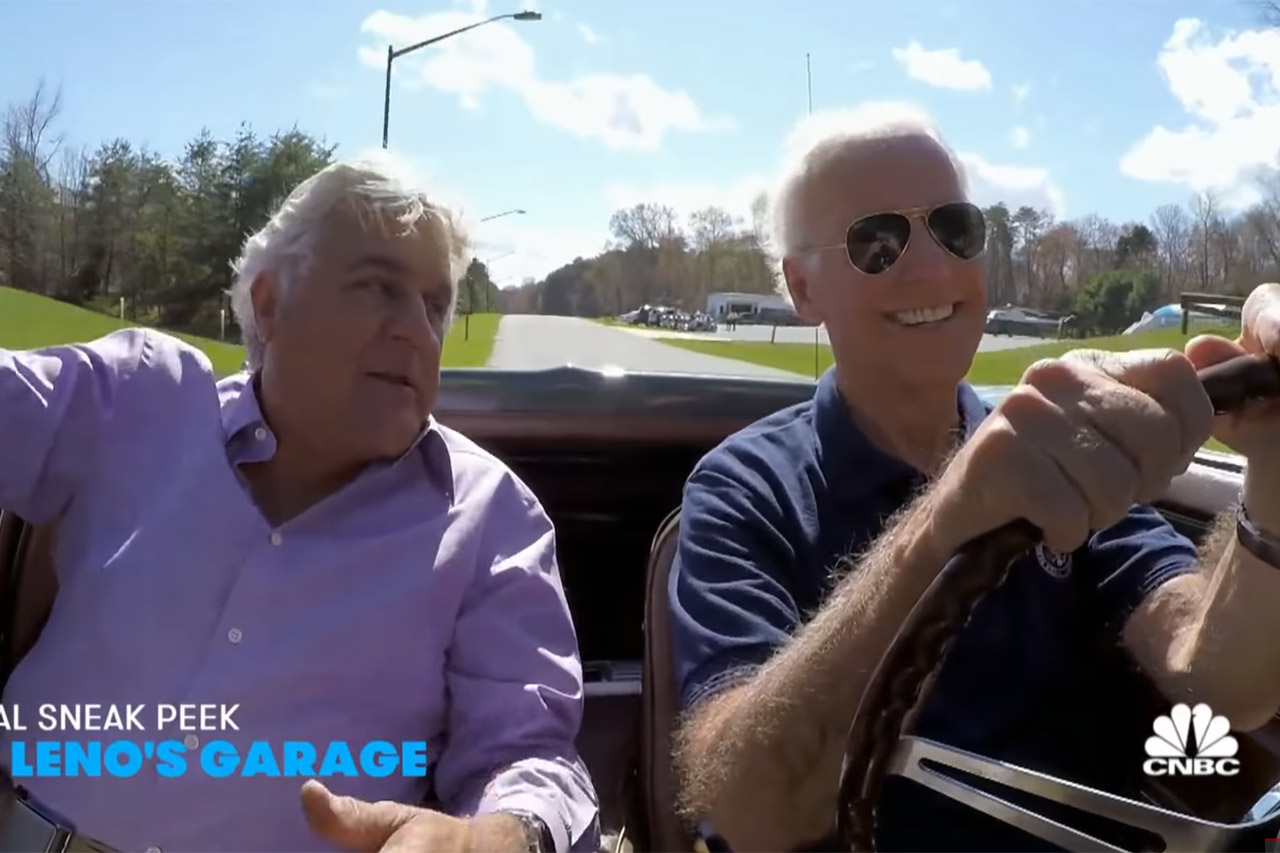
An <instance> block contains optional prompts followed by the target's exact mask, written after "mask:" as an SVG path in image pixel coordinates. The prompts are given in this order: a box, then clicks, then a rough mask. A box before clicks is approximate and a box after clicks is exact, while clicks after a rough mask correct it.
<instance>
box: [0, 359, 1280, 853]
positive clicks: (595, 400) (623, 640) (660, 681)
mask: <svg viewBox="0 0 1280 853" xmlns="http://www.w3.org/2000/svg"><path fill="white" fill-rule="evenodd" d="M444 374H445V376H444V381H443V388H442V394H441V401H440V404H439V405H438V407H437V410H436V414H437V417H438V418H439V419H440V420H441V421H442V422H443V423H445V424H447V425H449V426H451V427H453V428H454V429H458V430H460V431H461V432H463V433H464V434H466V435H468V436H469V437H471V438H472V439H473V440H475V441H476V442H478V443H479V444H480V445H482V446H484V447H485V448H487V449H488V450H489V451H490V452H492V453H494V454H495V455H496V456H498V457H500V458H501V459H503V460H504V461H505V462H506V463H507V464H508V465H510V466H511V468H512V469H513V470H514V471H515V472H516V473H517V475H518V476H520V477H521V478H522V479H523V480H524V481H525V482H526V483H527V484H528V485H529V486H530V487H531V488H532V489H533V490H534V492H535V493H536V494H537V495H538V496H539V498H540V499H541V501H542V503H543V505H544V506H545V508H546V510H547V512H548V513H549V514H550V516H551V518H552V520H553V521H554V523H555V525H556V529H557V540H558V548H559V560H560V570H561V572H562V575H563V579H564V583H565V587H566V590H567V594H568V598H569V602H570V605H571V607H572V610H573V613H574V618H575V620H576V625H577V630H578V637H579V642H580V646H581V652H582V657H583V661H584V670H585V680H586V697H587V698H586V713H585V717H584V720H583V725H582V730H581V734H580V738H579V746H580V750H581V753H582V755H583V757H584V759H585V760H586V762H587V764H588V765H589V767H590V769H591V772H592V774H593V776H594V779H595V783H596V786H597V788H598V791H599V794H600V797H601V804H602V824H603V828H604V830H605V832H606V833H607V834H608V836H609V838H608V844H609V846H610V849H634V850H656V851H672V850H692V849H693V839H692V837H691V836H690V834H689V832H688V829H687V828H686V827H684V826H682V824H681V822H680V821H679V820H677V819H676V816H675V813H674V809H673V801H674V790H675V785H674V780H673V776H672V770H671V761H670V755H671V734H672V730H673V726H674V723H675V720H676V710H677V705H676V691H675V685H674V681H673V677H672V668H671V664H670V655H669V637H668V617H667V612H666V577H667V573H668V571H669V569H670V566H671V562H672V558H673V556H674V552H675V542H676V536H677V532H678V529H679V514H678V508H679V505H680V498H681V491H682V488H683V485H684V482H685V479H686V477H687V476H688V474H689V473H690V471H691V470H692V468H693V466H694V464H695V463H696V462H697V461H698V459H699V458H700V457H701V456H702V455H703V454H705V453H706V452H707V451H709V450H710V449H712V448H713V447H714V446H715V445H717V444H718V443H719V442H720V441H722V440H723V439H724V438H725V437H726V436H727V435H729V434H730V433H731V432H733V431H735V430H737V429H739V428H741V427H743V426H745V425H746V424H748V423H750V422H752V421H754V420H756V419H757V418H759V417H761V416H763V415H765V414H767V413H769V412H773V411H776V410H778V409H780V408H783V407H785V406H788V405H791V404H793V403H796V402H800V401H803V400H806V399H808V398H809V397H810V396H811V395H812V393H813V383H812V381H811V380H804V379H801V378H799V377H798V378H797V379H796V380H795V381H794V382H793V381H788V380H781V381H778V380H754V379H746V378H744V379H737V378H727V377H705V376H687V375H677V374H627V373H622V372H608V371H606V372H597V371H589V370H582V369H577V368H572V367H569V368H559V369H555V370H549V371H537V372H518V371H513V372H504V371H494V370H446V371H445V372H444ZM979 390H980V391H982V392H983V393H987V394H992V395H998V394H1000V393H1001V389H979ZM1241 478H1242V471H1241V469H1240V466H1239V461H1238V460H1237V459H1235V458H1233V457H1229V456H1224V455H1221V454H1210V453H1205V454H1203V455H1202V457H1200V458H1198V459H1197V461H1196V463H1195V464H1194V465H1193V466H1192V467H1191V469H1190V470H1189V471H1188V472H1187V473H1186V474H1184V475H1183V476H1181V477H1179V478H1178V479H1177V480H1176V481H1175V482H1174V483H1173V485H1172V487H1171V489H1170V491H1169V493H1168V494H1167V495H1166V497H1165V499H1164V501H1162V502H1161V503H1160V505H1159V508H1160V509H1161V511H1162V512H1164V513H1165V514H1166V516H1167V517H1168V518H1169V519H1170V521H1171V522H1172V523H1173V524H1174V525H1175V526H1176V527H1177V528H1178V529H1179V530H1181V531H1182V532H1183V533H1185V534H1187V535H1188V536H1190V537H1191V538H1192V539H1195V540H1200V539H1201V538H1202V537H1203V536H1204V535H1205V533H1206V531H1207V530H1208V526H1209V524H1210V522H1211V520H1212V519H1213V517H1214V516H1215V515H1216V514H1217V513H1218V512H1220V511H1221V510H1223V509H1225V508H1227V507H1229V506H1230V505H1231V503H1232V502H1233V501H1234V500H1235V499H1236V498H1237V496H1238V494H1239V489H1240V483H1241ZM53 536H56V531H55V530H52V529H49V528H41V529H34V530H33V529H30V528H28V527H27V526H26V525H24V524H23V523H22V521H21V520H20V519H18V518H16V517H14V516H13V515H12V514H3V516H2V517H0V565H2V566H3V568H4V577H5V587H4V597H3V599H2V600H0V607H3V612H2V613H0V616H2V617H3V620H2V622H0V624H3V626H5V628H6V632H5V634H4V636H3V637H0V641H2V642H3V651H4V654H5V660H6V661H7V662H9V663H12V662H13V661H14V660H16V659H18V658H19V657H20V656H21V654H22V653H23V652H24V651H25V650H26V649H27V648H29V647H30V646H31V644H32V643H33V642H34V641H35V639H36V637H37V636H38V633H39V630H40V628H41V626H42V624H43V619H44V615H45V614H46V613H47V611H48V606H49V604H50V603H51V602H52V599H53V595H54V594H55V591H56V590H55V589H54V588H53V587H52V585H51V584H49V582H48V577H49V573H48V572H47V571H40V570H39V564H40V562H41V561H46V562H47V560H48V559H49V558H48V554H49V548H48V542H49V540H50V539H51V538H52V537H53ZM1153 698H1154V697H1153ZM1155 707H1159V706H1157V705H1156V704H1153V708H1155ZM1165 711H1167V703H1166V704H1165V706H1164V707H1159V713H1164V712H1165ZM1154 713H1155V712H1153V715H1154ZM1238 737H1239V740H1240V743H1241V754H1240V756H1239V757H1240V758H1241V762H1240V763H1241V768H1242V771H1241V774H1240V776H1238V777H1234V778H1233V779H1230V780H1225V781H1224V780H1223V779H1212V780H1207V781H1206V780H1203V779H1201V780H1191V781H1190V782H1189V783H1188V784H1185V785H1176V786H1175V785H1168V784H1166V785H1164V786H1160V785H1152V786H1151V790H1150V791H1149V792H1148V793H1147V796H1148V797H1149V798H1150V799H1151V801H1152V802H1153V803H1157V804H1160V805H1162V806H1164V807H1166V808H1168V809H1171V810H1173V811H1177V812H1183V813H1189V814H1194V815H1196V816H1199V817H1201V818H1205V819H1212V820H1220V821H1225V822H1229V823H1234V822H1236V821H1239V820H1241V819H1243V817H1244V815H1245V813H1246V812H1247V811H1248V810H1249V808H1250V807H1251V806H1253V805H1254V804H1255V803H1256V802H1257V801H1258V799H1259V797H1261V796H1262V795H1263V794H1264V793H1265V792H1266V791H1267V790H1268V789H1269V788H1270V787H1271V785H1272V784H1273V783H1274V782H1275V781H1276V780H1277V779H1280V722H1275V723H1273V725H1271V726H1268V727H1267V728H1265V729H1263V730H1262V731H1260V732H1255V733H1252V734H1249V735H1244V736H1238Z"/></svg>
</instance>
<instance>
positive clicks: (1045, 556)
mask: <svg viewBox="0 0 1280 853" xmlns="http://www.w3.org/2000/svg"><path fill="white" fill-rule="evenodd" d="M1036 561H1037V562H1039V563H1040V568H1042V569H1044V570H1045V571H1046V572H1048V573H1049V575H1050V576H1052V577H1055V578H1065V577H1067V576H1068V575H1070V574H1071V554H1070V553H1067V554H1059V553H1057V552H1056V551H1050V550H1049V549H1048V548H1046V547H1044V545H1037V546H1036Z"/></svg>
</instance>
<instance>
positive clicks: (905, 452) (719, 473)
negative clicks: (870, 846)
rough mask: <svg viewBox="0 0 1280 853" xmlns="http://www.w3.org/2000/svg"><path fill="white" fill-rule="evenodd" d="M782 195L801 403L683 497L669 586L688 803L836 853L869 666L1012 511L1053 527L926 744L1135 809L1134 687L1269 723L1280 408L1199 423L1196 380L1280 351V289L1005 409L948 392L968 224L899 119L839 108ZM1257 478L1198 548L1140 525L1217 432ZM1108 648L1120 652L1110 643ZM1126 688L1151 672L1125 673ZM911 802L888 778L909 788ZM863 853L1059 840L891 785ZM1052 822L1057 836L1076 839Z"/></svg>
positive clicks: (1055, 373)
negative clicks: (1206, 329) (1219, 320)
mask: <svg viewBox="0 0 1280 853" xmlns="http://www.w3.org/2000/svg"><path fill="white" fill-rule="evenodd" d="M849 118H850V120H849V121H848V122H847V123H842V124H837V125H836V126H835V127H834V128H832V129H831V132H830V133H829V134H827V135H825V136H824V137H822V138H820V139H819V140H818V141H816V142H814V143H813V144H811V145H807V146H805V147H803V148H802V149H801V150H800V151H799V152H798V156H797V157H796V159H795V161H794V163H792V164H791V165H790V168H789V169H788V170H787V172H786V174H785V176H784V179H783V181H782V183H781V185H780V187H779V191H778V192H777V194H776V202H777V216H776V225H777V227H778V231H779V250H780V254H781V255H782V262H783V271H784V274H785V277H786V283H787V287H788V288H789V290H790V292H791V296H792V298H793V300H794V302H795V306H796V310H797V311H798V312H799V313H800V315H801V316H803V317H805V318H807V319H809V320H811V321H812V322H814V323H823V324H825V325H826V328H827V332H828V334H829V336H830V339H831V350H832V353H833V355H834V357H835V366H834V367H833V368H832V369H831V370H830V371H829V372H828V373H827V374H826V375H824V376H823V377H822V378H821V379H820V380H819V382H818V385H817V388H816V389H815V392H814V395H813V399H812V400H811V401H809V402H806V403H803V404H801V405H797V406H794V407H792V408H789V409H786V410H783V411H781V412H778V413H777V414H774V415H771V416H769V417H767V418H765V419H764V420H762V421H760V422H758V423H756V424H754V425H752V426H750V427H748V428H746V429H745V430H743V431H742V432H740V433H738V434H736V435H734V436H732V437H730V438H729V439H728V440H726V441H725V442H724V443H723V444H722V445H720V446H719V447H717V448H716V449H714V450H713V451H711V452H710V453H709V454H708V455H707V456H706V457H705V458H704V459H702V460H701V462H700V463H699V464H698V466H697V468H696V470H695V471H694V472H693V474H692V475H691V476H690V478H689V481H688V484H687V485H686V488H685V494H684V504H683V512H682V516H681V520H680V541H679V546H678V551H677V555H676V559H675V563H674V565H673V568H672V574H671V581H670V588H669V592H670V601H671V609H672V624H673V640H672V641H673V646H674V656H675V665H676V671H677V674H678V678H679V682H680V689H681V693H682V696H683V700H684V704H685V714H684V716H683V723H684V726H683V728H682V731H681V733H680V737H679V744H680V745H679V755H678V759H679V760H678V765H679V769H680V772H681V775H682V779H683V783H684V787H683V798H682V799H683V806H684V808H685V810H686V812H687V813H688V815H689V816H690V817H691V818H706V819H709V820H710V821H711V822H712V823H713V824H714V825H715V826H716V827H717V829H718V831H719V833H720V834H722V835H723V836H724V837H725V838H726V839H727V840H728V842H729V843H730V844H731V845H732V846H733V847H734V848H735V849H737V850H787V849H796V848H797V847H799V846H801V845H810V844H812V845H813V846H812V847H810V848H809V849H825V850H831V849H836V846H837V844H838V842H836V841H834V840H832V839H831V838H830V837H829V836H828V835H827V833H828V832H829V831H830V830H831V829H832V828H833V826H834V822H835V815H836V794H837V787H838V781H839V778H840V769H841V759H842V757H843V754H844V745H845V742H846V741H845V739H846V735H847V732H848V729H849V725H850V721H851V719H852V716H853V713H854V710H855V709H856V708H857V707H858V703H859V700H860V699H861V698H862V695H863V692H864V690H865V688H866V686H867V683H868V680H869V678H870V676H871V673H872V671H873V670H874V668H875V665H876V663H877V661H879V660H880V658H881V657H882V656H883V654H884V652H885V650H886V648H887V647H888V645H889V643H890V642H891V640H892V639H893V637H894V635H895V633H896V632H897V630H898V628H899V626H900V625H902V623H903V621H904V620H905V618H906V616H907V614H908V613H909V612H910V609H911V607H912V606H913V605H914V604H915V602H916V601H917V600H918V599H919V598H920V596H921V594H922V593H923V592H924V590H925V589H926V588H927V587H928V585H929V583H930V582H931V581H932V580H933V578H934V577H935V576H936V575H937V573H938V571H939V570H940V569H941V568H942V566H943V565H944V563H945V561H946V559H947V558H948V557H949V556H950V555H951V554H953V553H954V552H955V551H956V550H958V549H959V548H960V546H961V545H963V544H964V543H965V542H967V541H968V540H970V539H972V538H974V537H976V536H978V535H979V534H981V533H984V532H986V531H989V530H993V529H995V528H997V527H1000V526H1001V525H1003V524H1004V523H1006V522H1009V521H1012V520H1015V519H1019V518H1022V519H1026V520H1027V521H1029V522H1031V523H1032V524H1033V525H1035V526H1036V527H1037V528H1039V529H1040V530H1041V531H1043V533H1044V542H1043V544H1042V545H1041V546H1040V547H1039V548H1037V549H1036V551H1035V554H1034V556H1028V557H1026V558H1024V559H1022V560H1021V561H1020V562H1019V563H1018V564H1017V565H1015V566H1014V567H1013V569H1012V571H1011V573H1010V576H1009V580H1008V582H1007V583H1006V584H1005V585H1004V586H1002V587H1001V588H1000V589H998V590H997V591H995V592H994V593H992V594H991V595H990V596H989V597H988V598H987V599H986V600H985V601H984V602H983V603H982V604H981V605H980V607H979V608H978V609H977V611H976V612H975V614H974V617H973V619H972V621H971V623H970V624H969V625H968V627H967V629H966V631H965V633H964V635H963V636H962V637H960V639H959V640H958V641H957V642H956V644H955V647H954V649H953V650H952V652H951V655H950V657H949V662H948V664H947V666H946V668H945V670H944V671H943V672H942V674H941V676H940V677H939V679H938V681H937V683H936V685H935V687H934V689H933V692H932V693H931V694H930V697H929V700H928V702H927V704H926V705H925V707H924V709H923V711H922V714H921V716H920V718H919V720H918V722H917V724H916V727H915V733H916V734H918V735H920V736H922V737H927V738H931V739H934V740H938V741H942V742H944V743H948V744H952V745H955V746H957V747H959V748H961V749H968V750H971V751H974V752H978V753H981V754H985V755H989V756H991V757H993V758H997V759H1003V760H1007V761H1010V762H1012V763H1015V764H1021V765H1023V766H1031V767H1033V768H1035V769H1039V770H1042V771H1046V772H1049V773H1051V774H1053V775H1057V776H1063V777H1067V778H1071V779H1073V780H1075V781H1078V782H1082V783H1084V784H1089V785H1093V786H1095V787H1101V788H1105V789H1107V790H1112V791H1116V790H1117V789H1121V790H1120V791H1119V792H1122V793H1124V792H1128V793H1132V792H1131V791H1129V790H1128V789H1129V786H1130V785H1131V784H1132V783H1135V782H1136V781H1137V777H1138V776H1139V770H1138V768H1140V766H1141V763H1140V762H1136V761H1132V760H1131V756H1132V755H1133V754H1134V751H1135V750H1136V749H1138V748H1139V747H1140V745H1141V744H1142V743H1143V742H1144V741H1145V739H1146V736H1147V735H1148V734H1149V733H1150V731H1149V725H1150V718H1146V719H1135V718H1134V715H1133V714H1128V715H1126V714H1125V713H1122V712H1123V711H1125V710H1126V709H1136V708H1139V707H1141V704H1140V703H1139V702H1138V701H1137V699H1139V698H1140V697H1141V696H1142V693H1143V687H1144V684H1143V682H1144V680H1149V681H1150V682H1152V683H1154V684H1155V685H1156V687H1158V688H1159V689H1160V690H1161V691H1162V692H1163V693H1164V694H1165V696H1166V697H1168V698H1169V699H1170V701H1187V702H1201V701H1203V702H1207V703H1208V704H1210V705H1211V706H1212V707H1213V709H1214V710H1215V711H1218V712H1219V713H1222V714H1225V715H1226V716H1227V717H1228V718H1229V719H1230V720H1231V721H1232V723H1233V724H1234V725H1235V727H1236V728H1237V729H1250V728H1256V727H1258V726H1261V725H1262V724H1264V723H1265V722H1266V721H1267V720H1268V719H1270V717H1271V715H1272V714H1274V713H1275V711H1276V708H1277V706H1280V651H1277V649H1280V644H1276V643H1266V642H1260V640H1261V639H1262V638H1265V637H1268V636H1269V637H1273V638H1274V637H1275V636H1276V633H1275V616H1274V614H1275V613H1276V611H1277V609H1280V573H1278V572H1277V571H1276V569H1277V568H1280V566H1274V565H1270V564H1269V563H1268V560H1269V559H1274V557H1268V556H1267V554H1268V553H1270V554H1274V553H1276V552H1278V551H1280V547H1276V548H1275V549H1274V550H1272V551H1270V552H1268V551H1267V550H1265V549H1261V548H1258V547H1256V546H1255V545H1251V544H1249V543H1251V542H1258V541H1260V540H1261V539H1262V534H1268V535H1269V536H1270V539H1271V541H1276V540H1275V536H1276V534H1280V488H1277V486H1276V484H1277V483H1280V409H1277V408H1275V407H1271V408H1269V409H1268V408H1267V407H1265V406H1264V407H1260V408H1259V409H1258V410H1256V412H1247V413H1245V414H1242V415H1240V416H1237V417H1223V418H1219V419H1217V420H1216V421H1215V419H1214V416H1213V408H1212V406H1211V404H1210V402H1209V400H1208V398H1207V396H1206V395H1205V392H1204V390H1203V388H1202V387H1201V384H1200V382H1199V380H1198V378H1197V376H1196V369H1197V368H1203V367H1206V366H1208V365H1210V364H1214V363H1217V362H1220V361H1224V360H1226V359H1228V358H1231V357H1234V356H1237V355H1241V354H1243V353H1245V352H1253V353H1259V352H1269V353H1271V354H1272V355H1277V354H1280V285H1275V284H1264V285H1261V286H1259V287H1258V288H1257V289H1256V290H1255V291H1254V293H1253V295H1252V296H1250V298H1249V301H1248V302H1247V303H1246V306H1245V310H1244V323H1243V329H1242V332H1241V336H1240V338H1239V339H1238V340H1236V341H1229V340H1226V339H1223V338H1217V337H1210V336H1204V337H1201V338H1197V339H1195V340H1193V341H1191V342H1189V343H1188V345H1187V347H1186V352H1185V354H1184V353H1181V352H1177V351H1155V352H1152V351H1143V352H1134V353H1099V352H1089V351H1077V352H1074V353H1069V354H1067V355H1066V356H1064V357H1062V358H1060V359H1053V360H1045V361H1042V362H1039V363H1037V364H1036V365H1034V366H1033V367H1032V368H1031V369H1029V370H1028V371H1027V372H1026V374H1025V375H1024V376H1023V378H1022V381H1021V383H1019V385H1018V386H1017V388H1015V389H1014V390H1013V392H1012V393H1010V394H1009V395H1008V397H1007V398H1005V399H1004V400H1003V401H1001V403H1000V404H999V405H998V406H994V407H992V406H990V405H988V404H986V403H984V401H983V400H982V399H981V398H979V396H978V395H977V393H976V392H975V390H974V389H973V388H972V387H971V386H970V385H969V384H968V383H967V382H965V375H966V374H967V373H968V372H969V368H970V366H971V365H972V363H973V357H974V354H975V353H976V351H977V348H978V344H979V341H980V340H981V338H982V332H983V321H984V317H985V314H986V291H985V282H984V280H983V267H982V263H981V259H980V255H981V253H982V251H983V249H984V246H985V238H986V233H985V225H984V220H983V215H982V212H981V211H980V210H979V209H978V208H977V207H975V206H974V204H973V203H972V202H971V201H970V200H969V198H968V197H967V195H966V188H965V185H964V184H965V182H964V175H963V169H962V167H961V165H960V163H959V162H958V161H957V158H956V157H955V156H954V155H953V154H952V153H951V151H950V149H949V148H948V147H947V146H946V144H945V143H944V142H943V141H942V138H941V136H940V135H939V134H938V132H937V130H936V129H935V128H933V127H932V126H931V125H930V124H929V123H928V122H927V120H925V119H923V117H921V116H918V115H911V114H901V113H900V114H898V115H896V116H889V117H887V118H885V117H882V120H879V121H860V120H859V119H865V118H867V116H866V115H863V116H851V117H849ZM1211 432H1212V434H1214V435H1216V436H1217V437H1218V438H1219V439H1220V440H1222V441H1223V442H1224V443H1225V444H1227V445H1228V446H1230V447H1233V448H1234V449H1236V450H1237V451H1239V452H1240V453H1241V454H1243V455H1244V456H1246V457H1247V459H1248V474H1247V475H1246V479H1245V487H1244V494H1243V504H1244V507H1245V510H1246V512H1247V517H1248V518H1250V519H1251V522H1250V523H1251V524H1254V525H1256V528H1257V529H1258V530H1259V531H1261V533H1258V534H1256V535H1255V534H1247V535H1246V534H1242V535H1240V536H1239V537H1238V536H1237V532H1238V531H1239V530H1241V529H1242V528H1241V527H1240V524H1241V522H1239V521H1238V520H1237V519H1236V518H1235V517H1234V513H1228V514H1227V515H1228V517H1225V518H1224V519H1223V520H1222V523H1221V524H1220V526H1219V528H1218V530H1217V531H1216V532H1215V533H1214V535H1213V536H1212V537H1210V540H1209V542H1208V543H1207V544H1206V545H1205V547H1204V548H1203V550H1202V551H1198V550H1197V548H1196V547H1195V546H1194V545H1193V544H1192V543H1191V542H1190V541H1188V540H1187V539H1186V538H1184V537H1183V536H1182V535H1180V534H1179V533H1178V532H1176V531H1175V530H1174V528H1173V527H1172V526H1171V525H1170V524H1169V523H1168V522H1167V521H1166V520H1165V519H1164V518H1163V517H1162V516H1161V515H1160V514H1159V513H1158V512H1157V511H1156V510H1155V509H1153V508H1152V507H1151V506H1150V505H1149V504H1150V502H1151V501H1153V500H1155V499H1157V498H1158V497H1159V496H1160V495H1161V494H1163V493H1164V491H1165V490H1166V489H1167V487H1168V485H1169V482H1170V480H1171V479H1172V478H1173V477H1174V476H1175V475H1176V474H1177V473H1179V472H1180V471H1181V470H1185V468H1186V467H1187V465H1188V464H1189V462H1190V460H1191V458H1192V456H1193V455H1194V453H1195V451H1196V450H1197V449H1199V447H1200V446H1201V445H1202V444H1203V443H1204V441H1205V440H1207V439H1208V438H1209V436H1210V434H1211ZM1120 649H1123V652H1124V654H1123V656H1122V655H1119V654H1114V655H1113V654H1112V653H1111V650H1120ZM1135 669H1140V670H1141V672H1142V674H1143V675H1144V676H1145V679H1139V678H1137V677H1135V672H1134V670H1135ZM899 783H901V784H899ZM877 818H878V827H877V834H876V839H875V840H876V845H877V848H878V849H881V850H988V851H989V850H1019V851H1026V850H1040V849H1046V848H1047V849H1055V848H1054V845H1052V844H1046V842H1045V841H1043V840H1042V839H1040V838H1037V837H1033V836H1031V835H1029V834H1027V833H1026V832H1023V831H1021V830H1018V829H1015V828H1013V827H1012V826H1008V825H1006V824H1002V823H1000V822H999V821H998V820H997V819H995V818H991V817H988V816H986V815H985V814H981V813H979V812H977V811H974V810H971V809H968V808H966V807H964V806H961V805H958V804H957V803H956V802H955V801H952V800H950V799H948V798H947V797H946V796H944V795H942V794H939V793H937V792H935V791H932V790H929V789H926V788H924V787H922V786H919V785H917V784H916V783H914V782H910V781H906V780H903V779H901V778H894V779H891V780H890V781H889V784H887V785H886V788H885V792H884V796H883V797H882V799H881V802H880V803H879V809H878V812H877ZM1068 820H1069V819H1068Z"/></svg>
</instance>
